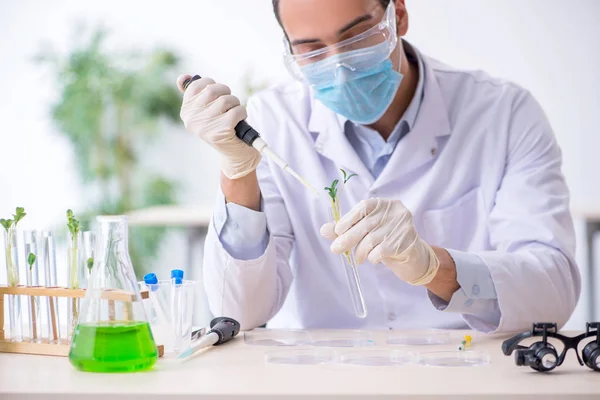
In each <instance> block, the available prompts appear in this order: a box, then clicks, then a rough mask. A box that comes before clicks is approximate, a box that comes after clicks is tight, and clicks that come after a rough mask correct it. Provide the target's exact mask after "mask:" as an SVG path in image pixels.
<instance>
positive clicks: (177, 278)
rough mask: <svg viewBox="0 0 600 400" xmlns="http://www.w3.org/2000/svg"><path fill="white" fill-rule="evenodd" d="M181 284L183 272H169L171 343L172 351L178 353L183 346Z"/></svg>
mask: <svg viewBox="0 0 600 400" xmlns="http://www.w3.org/2000/svg"><path fill="white" fill-rule="evenodd" d="M182 284H183V271H182V270H180V269H174V270H172V271H171V320H172V321H173V329H174V334H175V338H174V339H175V340H174V343H173V349H174V350H175V351H176V352H179V351H180V350H181V348H182V346H183V339H184V337H183V335H184V332H183V309H184V305H183V304H182V300H183V299H182V293H181V291H182Z"/></svg>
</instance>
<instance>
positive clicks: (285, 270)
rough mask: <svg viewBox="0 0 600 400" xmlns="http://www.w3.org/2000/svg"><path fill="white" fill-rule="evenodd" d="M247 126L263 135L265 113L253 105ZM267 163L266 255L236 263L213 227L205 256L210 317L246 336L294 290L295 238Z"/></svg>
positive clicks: (262, 172) (261, 172)
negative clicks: (224, 319)
mask: <svg viewBox="0 0 600 400" xmlns="http://www.w3.org/2000/svg"><path fill="white" fill-rule="evenodd" d="M247 108H248V115H249V117H248V122H249V123H250V124H251V125H252V126H253V127H254V128H255V129H257V130H258V132H261V126H262V125H263V124H261V120H260V110H259V108H258V107H253V105H252V104H251V103H249V104H248V107H247ZM271 167H272V166H271V165H270V163H269V162H268V160H267V159H265V158H263V159H262V160H261V162H260V164H259V166H258V168H257V174H258V180H259V185H260V189H261V195H262V202H263V203H262V204H263V207H264V213H265V215H266V220H267V232H268V242H267V246H266V250H265V251H264V253H263V254H262V255H260V257H258V258H256V259H246V260H242V259H236V258H234V257H233V256H232V255H231V254H229V253H228V252H227V250H226V249H225V248H224V247H223V244H222V243H221V241H220V240H219V234H218V232H217V231H216V229H215V225H214V224H210V227H209V229H208V235H207V237H206V242H205V250H204V264H203V265H204V285H205V288H206V294H207V297H208V302H209V307H210V310H211V313H212V314H213V315H215V316H228V317H231V318H234V319H236V320H237V321H239V323H240V324H241V327H242V329H243V330H248V329H253V328H256V327H258V326H261V325H263V324H265V323H266V322H267V321H268V320H269V319H271V318H272V317H273V316H274V315H275V314H276V313H277V312H278V311H279V309H280V308H281V306H282V305H283V302H284V301H285V298H286V296H287V294H288V292H289V289H290V286H291V284H292V280H293V275H292V272H291V269H290V265H289V257H290V252H291V250H292V246H293V243H294V233H293V231H292V227H291V223H290V220H289V217H288V213H287V210H286V207H285V204H284V202H283V199H282V197H281V194H280V193H279V189H278V188H277V185H276V183H275V180H274V178H273V174H272V173H271V171H270V168H271Z"/></svg>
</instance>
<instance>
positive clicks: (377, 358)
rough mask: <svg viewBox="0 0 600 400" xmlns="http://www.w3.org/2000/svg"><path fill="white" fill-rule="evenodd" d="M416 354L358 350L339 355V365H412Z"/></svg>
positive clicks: (396, 351) (400, 351) (398, 351)
mask: <svg viewBox="0 0 600 400" xmlns="http://www.w3.org/2000/svg"><path fill="white" fill-rule="evenodd" d="M416 357H417V354H415V353H412V352H408V351H402V350H358V351H348V352H345V353H342V354H341V355H340V364H346V365H358V366H364V367H390V366H397V365H406V364H412V363H414V361H415V359H416Z"/></svg>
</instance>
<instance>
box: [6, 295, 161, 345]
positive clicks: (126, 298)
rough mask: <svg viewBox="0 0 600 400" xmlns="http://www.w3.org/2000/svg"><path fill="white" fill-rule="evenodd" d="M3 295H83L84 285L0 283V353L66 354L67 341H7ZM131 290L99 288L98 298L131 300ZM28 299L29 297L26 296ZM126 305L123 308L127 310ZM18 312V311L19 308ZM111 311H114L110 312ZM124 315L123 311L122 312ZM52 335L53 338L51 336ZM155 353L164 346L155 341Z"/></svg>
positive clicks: (58, 296) (54, 297)
mask: <svg viewBox="0 0 600 400" xmlns="http://www.w3.org/2000/svg"><path fill="white" fill-rule="evenodd" d="M140 294H141V296H142V300H144V299H147V298H148V292H147V291H141V292H140ZM6 295H18V296H28V297H29V298H34V297H49V298H50V299H51V302H52V301H56V298H61V297H64V298H83V297H85V289H68V288H63V287H44V286H15V287H13V286H5V285H0V353H21V354H38V355H47V356H62V357H66V356H68V355H69V348H70V346H71V345H70V343H65V342H62V343H49V338H46V339H45V341H42V342H29V341H28V338H27V339H26V338H23V341H22V342H11V341H10V339H9V338H6V337H5V334H4V296H6ZM133 296H134V294H133V293H129V292H125V291H122V290H103V291H102V294H101V297H100V298H101V299H103V300H108V301H109V307H111V306H112V307H113V308H114V306H115V304H114V302H115V301H121V302H126V303H131V302H133V300H134V297H133ZM27 301H29V299H28V300H27ZM127 311H128V308H127V307H126V308H125V312H126V313H127ZM21 312H22V311H21ZM113 314H114V313H113ZM126 315H127V314H126ZM49 323H50V324H52V326H53V327H56V324H57V322H56V315H55V314H54V313H52V314H51V321H49ZM54 331H55V332H56V328H55V329H54ZM54 339H56V338H54ZM157 347H158V354H159V357H162V356H163V353H164V346H163V345H158V346H157Z"/></svg>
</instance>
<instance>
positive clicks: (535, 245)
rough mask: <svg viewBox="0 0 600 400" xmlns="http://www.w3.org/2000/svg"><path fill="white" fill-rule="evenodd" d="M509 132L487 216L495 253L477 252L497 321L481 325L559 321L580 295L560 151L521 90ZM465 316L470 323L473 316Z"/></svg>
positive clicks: (508, 328)
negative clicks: (501, 173) (495, 303)
mask: <svg viewBox="0 0 600 400" xmlns="http://www.w3.org/2000/svg"><path fill="white" fill-rule="evenodd" d="M509 130H510V131H509V143H508V145H509V152H508V155H507V159H506V166H505V173H504V177H503V179H502V182H501V184H500V187H499V188H498V191H497V194H496V199H495V205H494V207H493V209H492V211H491V214H490V216H489V232H490V243H491V245H492V247H493V248H494V249H495V251H486V252H480V253H477V254H476V255H477V256H479V257H480V258H481V259H483V261H484V262H485V263H486V264H487V266H488V268H489V271H490V274H491V276H492V280H493V282H494V287H495V290H496V294H497V301H498V305H499V308H500V314H501V317H500V322H499V324H498V326H497V327H495V326H493V325H494V324H489V325H488V329H487V330H488V331H490V332H513V331H524V330H528V329H530V328H531V324H532V323H533V322H556V323H557V324H558V326H563V325H564V324H565V323H566V322H567V320H568V319H569V317H570V316H571V313H572V312H573V310H574V308H575V305H576V304H577V301H578V299H579V295H580V291H581V278H580V275H579V270H578V268H577V265H576V264H575V260H574V253H575V239H574V238H575V233H574V228H573V221H572V217H571V214H570V211H569V190H568V188H567V185H566V183H565V179H564V177H563V175H562V173H561V165H562V155H561V151H560V148H559V147H558V145H557V143H556V140H555V137H554V134H553V132H552V129H551V127H550V124H549V123H548V121H547V119H546V116H545V115H544V112H543V111H542V109H541V107H540V106H539V104H538V103H537V101H536V100H535V99H534V98H533V97H532V96H531V95H530V94H529V93H527V92H523V94H522V95H521V96H520V97H519V98H518V99H516V102H515V105H514V108H513V112H512V121H511V125H510V127H509ZM466 320H467V322H468V323H469V324H470V325H474V324H476V323H477V321H476V320H477V317H476V316H470V317H469V318H466ZM479 322H480V323H481V322H484V321H479ZM481 325H485V324H481Z"/></svg>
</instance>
